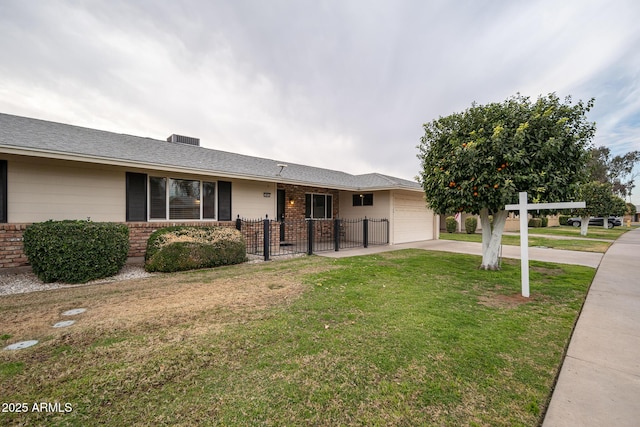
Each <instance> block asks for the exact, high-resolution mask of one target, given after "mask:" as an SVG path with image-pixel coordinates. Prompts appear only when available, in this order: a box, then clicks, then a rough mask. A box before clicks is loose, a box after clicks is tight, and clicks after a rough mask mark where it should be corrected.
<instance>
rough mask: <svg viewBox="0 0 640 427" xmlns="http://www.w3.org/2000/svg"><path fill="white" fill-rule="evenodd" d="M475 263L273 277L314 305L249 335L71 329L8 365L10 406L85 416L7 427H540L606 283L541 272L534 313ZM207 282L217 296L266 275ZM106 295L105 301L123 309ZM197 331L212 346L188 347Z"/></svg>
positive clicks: (252, 325)
mask: <svg viewBox="0 0 640 427" xmlns="http://www.w3.org/2000/svg"><path fill="white" fill-rule="evenodd" d="M479 263H480V258H479V257H475V256H467V255H458V254H444V253H437V252H427V251H418V250H406V251H397V252H389V253H384V254H378V255H371V256H365V257H354V258H345V259H339V260H330V259H325V258H319V257H309V258H302V259H296V260H291V261H287V262H282V263H273V264H266V265H265V266H264V267H265V268H269V269H274V268H276V269H279V270H278V271H279V273H278V274H280V275H285V274H286V275H288V276H287V277H288V278H289V279H291V278H294V279H295V280H299V281H301V282H302V283H303V284H304V287H305V289H306V290H305V291H304V293H303V294H302V296H301V297H299V298H298V299H297V300H295V301H293V302H290V303H284V301H283V303H282V304H279V305H276V306H275V307H273V306H272V307H271V308H259V307H257V308H256V309H255V310H256V313H259V315H253V316H251V317H249V318H245V319H243V320H242V322H240V323H234V322H233V321H232V318H231V317H229V316H233V313H226V312H225V314H224V315H225V316H226V317H224V324H226V325H227V326H226V327H224V328H222V330H221V329H220V328H214V326H219V324H220V323H221V322H220V320H218V318H217V317H213V316H214V315H213V314H211V313H209V311H205V312H202V313H200V314H198V315H197V316H193V318H190V319H189V323H181V324H179V325H177V326H175V327H173V328H172V327H167V328H165V329H163V330H157V329H154V328H150V327H147V326H148V325H147V324H146V323H145V322H143V323H144V324H145V325H146V326H144V327H141V329H136V328H133V327H127V330H121V329H118V328H117V327H113V328H110V329H108V330H105V329H101V328H100V327H99V324H98V325H97V326H96V327H95V328H88V329H87V330H86V331H84V332H83V334H84V335H83V336H82V337H80V336H75V335H74V330H73V329H69V330H68V332H67V333H65V334H64V335H62V336H61V337H59V338H52V339H51V340H50V341H49V343H48V345H47V346H36V347H34V348H32V349H30V350H24V351H22V352H11V353H8V352H5V353H1V352H0V363H2V364H1V365H0V366H2V367H3V369H2V370H0V372H2V373H3V375H2V376H1V377H0V389H2V390H3V401H7V402H13V401H15V402H36V401H38V402H39V401H56V400H57V401H60V402H63V403H65V402H69V403H71V404H72V405H73V412H71V413H66V414H38V413H30V414H0V424H3V423H7V424H12V423H16V424H17V423H24V425H43V424H47V425H72V426H73V425H77V426H81V425H89V424H92V425H98V424H110V425H185V426H187V425H199V424H205V425H224V426H229V425H291V426H294V425H362V426H394V425H395V426H400V425H402V426H419V425H442V426H445V425H447V426H448V425H450V426H458V425H492V426H533V425H537V424H538V423H539V422H540V420H541V417H542V414H543V412H544V410H545V408H546V405H547V401H548V399H549V398H550V394H551V390H552V386H553V383H554V379H555V376H556V374H557V372H558V369H559V365H560V363H561V361H562V358H563V354H564V351H565V348H566V345H567V343H568V340H569V337H570V334H571V331H572V328H573V325H574V323H575V320H576V318H577V315H578V312H579V310H580V307H581V306H582V303H583V301H584V298H585V296H586V292H587V289H588V287H589V284H590V283H591V280H592V278H593V275H594V269H591V268H586V267H578V266H568V265H556V264H548V263H540V262H531V292H532V294H531V298H530V299H528V300H525V299H522V298H521V297H519V292H520V271H519V267H518V264H517V263H516V262H512V261H510V260H506V261H505V263H504V266H503V270H502V271H483V270H478V269H477V267H478V265H479ZM301 266H304V268H305V269H306V270H307V271H308V269H309V267H312V269H313V270H314V271H313V272H312V273H299V271H300V270H301ZM197 274H198V276H197V277H198V278H199V280H203V281H208V282H209V283H210V284H211V286H216V283H217V281H218V280H221V277H222V278H223V279H224V280H228V277H233V278H234V280H238V281H241V280H243V277H246V276H244V275H253V276H255V275H260V274H262V273H261V270H260V269H259V268H258V267H256V266H237V267H232V268H227V269H224V270H221V272H219V271H217V270H208V271H200V272H198V273H197ZM172 277H174V278H176V279H177V280H180V279H181V278H182V279H184V281H185V282H188V281H190V280H192V278H193V277H194V276H193V274H192V273H185V274H177V275H174V276H172ZM151 280H157V279H151ZM291 280H293V279H291ZM147 283H152V282H147ZM141 286H142V285H141ZM180 286H189V285H188V284H186V285H175V287H176V288H177V289H179V287H180ZM101 289H102V288H100V287H95V290H94V291H93V292H92V294H91V298H92V299H93V300H94V301H95V300H97V299H100V298H107V297H108V298H111V299H113V301H111V303H113V304H117V302H118V300H117V299H115V298H116V296H114V295H113V292H112V291H110V293H107V291H104V292H105V294H104V295H105V296H103V295H102V294H101V292H103V291H102V290H101ZM58 292H66V290H61V291H56V293H51V295H52V296H54V295H57V293H58ZM123 293H124V291H123ZM123 297H124V296H123ZM5 298H6V297H5ZM49 299H52V298H49ZM2 302H3V300H0V308H1V306H2ZM45 304H46V303H45ZM88 313H90V311H89V312H88ZM87 319H88V318H87ZM87 321H88V320H87ZM149 321H151V320H149ZM185 328H193V329H198V328H201V330H202V331H204V332H202V333H199V334H194V335H191V336H189V335H187V338H184V339H177V338H176V337H177V336H179V335H180V331H182V330H183V329H185ZM141 331H144V332H141ZM70 348H73V351H70V350H69V349H70Z"/></svg>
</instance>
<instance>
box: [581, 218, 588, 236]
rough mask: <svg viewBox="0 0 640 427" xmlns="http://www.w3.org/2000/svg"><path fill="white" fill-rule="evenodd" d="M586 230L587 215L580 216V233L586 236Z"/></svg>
mask: <svg viewBox="0 0 640 427" xmlns="http://www.w3.org/2000/svg"><path fill="white" fill-rule="evenodd" d="M588 230H589V217H588V216H581V217H580V235H581V236H586V235H587V231H588Z"/></svg>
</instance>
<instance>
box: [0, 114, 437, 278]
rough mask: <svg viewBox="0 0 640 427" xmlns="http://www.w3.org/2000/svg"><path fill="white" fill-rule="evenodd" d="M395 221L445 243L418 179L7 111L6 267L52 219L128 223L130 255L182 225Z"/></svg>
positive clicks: (399, 231) (1, 235) (397, 229)
mask: <svg viewBox="0 0 640 427" xmlns="http://www.w3.org/2000/svg"><path fill="white" fill-rule="evenodd" d="M265 215H268V216H269V218H279V219H285V218H338V217H339V218H362V217H365V216H367V217H369V218H386V219H388V221H389V230H388V234H389V238H388V241H389V244H398V243H405V242H411V241H419V240H430V239H437V238H438V233H439V224H438V217H437V215H434V214H433V212H432V211H431V210H429V209H428V208H427V207H426V203H425V199H424V193H423V190H422V188H421V186H420V185H419V184H418V183H417V182H413V181H408V180H404V179H399V178H394V177H390V176H386V175H382V174H378V173H370V174H365V175H351V174H349V173H346V172H340V171H335V170H329V169H322V168H317V167H311V166H305V165H300V164H292V163H285V162H282V161H275V160H270V159H264V158H258V157H251V156H246V155H241V154H235V153H230V152H225V151H219V150H213V149H208V148H204V147H200V144H199V140H198V139H196V138H191V137H184V136H180V135H171V136H170V137H169V138H167V140H157V139H152V138H145V137H138V136H131V135H124V134H118V133H113V132H106V131H102V130H96V129H88V128H83V127H78V126H73V125H68V124H62V123H54V122H49V121H43V120H38V119H33V118H27V117H19V116H14V115H9V114H1V113H0V268H7V267H17V266H22V265H26V264H27V260H26V258H25V256H24V254H23V252H22V231H23V230H24V229H25V228H26V226H27V225H29V224H31V223H33V222H41V221H46V220H49V219H53V220H63V219H90V220H92V221H109V222H122V223H126V224H127V225H128V226H129V228H130V231H131V237H130V240H131V249H130V252H129V255H130V256H142V255H143V254H144V250H145V245H146V240H147V238H148V236H149V234H150V233H151V232H152V231H153V230H155V229H158V228H161V227H163V226H168V225H174V224H201V225H211V224H223V225H224V224H226V225H230V224H232V223H231V222H232V221H234V220H235V219H236V218H238V217H241V218H264V217H265Z"/></svg>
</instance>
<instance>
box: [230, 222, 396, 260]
mask: <svg viewBox="0 0 640 427" xmlns="http://www.w3.org/2000/svg"><path fill="white" fill-rule="evenodd" d="M236 228H237V229H238V230H240V231H241V232H242V234H243V235H244V237H245V240H246V242H247V254H252V255H260V256H263V257H264V259H265V260H268V259H269V258H270V257H271V256H279V255H292V254H301V253H306V254H309V255H312V254H314V253H316V252H322V251H332V250H335V251H338V250H340V249H348V248H357V247H365V248H366V247H368V246H369V245H386V244H388V243H389V221H388V220H387V219H367V218H366V217H365V218H364V219H362V218H360V219H340V218H336V219H298V220H285V221H275V220H272V219H269V218H268V217H267V218H265V219H242V218H240V217H239V216H238V219H237V220H236Z"/></svg>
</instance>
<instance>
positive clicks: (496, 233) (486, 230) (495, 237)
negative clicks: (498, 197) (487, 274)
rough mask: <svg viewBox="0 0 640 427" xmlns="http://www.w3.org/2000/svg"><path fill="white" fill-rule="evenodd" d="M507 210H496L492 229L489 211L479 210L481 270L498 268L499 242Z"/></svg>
mask: <svg viewBox="0 0 640 427" xmlns="http://www.w3.org/2000/svg"><path fill="white" fill-rule="evenodd" d="M507 215H508V212H507V211H504V210H503V211H498V212H496V213H495V214H494V215H493V229H492V227H491V224H490V222H489V211H488V210H487V209H482V210H481V211H480V223H481V224H482V265H481V266H480V268H482V269H483V270H498V269H500V264H499V262H500V260H499V259H498V257H499V255H500V244H501V242H502V232H503V231H504V226H505V224H506V222H507Z"/></svg>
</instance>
